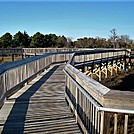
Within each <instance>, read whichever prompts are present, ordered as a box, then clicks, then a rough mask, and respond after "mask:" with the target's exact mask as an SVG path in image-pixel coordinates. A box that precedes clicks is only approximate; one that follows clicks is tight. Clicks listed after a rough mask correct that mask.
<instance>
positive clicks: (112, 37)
mask: <svg viewBox="0 0 134 134" xmlns="http://www.w3.org/2000/svg"><path fill="white" fill-rule="evenodd" d="M110 33H111V35H110V40H111V42H112V43H113V47H114V48H116V39H118V35H117V30H116V29H112V30H110Z"/></svg>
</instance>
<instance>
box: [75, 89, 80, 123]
mask: <svg viewBox="0 0 134 134" xmlns="http://www.w3.org/2000/svg"><path fill="white" fill-rule="evenodd" d="M78 95H79V93H78V88H77V87H76V98H75V99H76V109H75V116H76V123H78V98H79V96H78Z"/></svg>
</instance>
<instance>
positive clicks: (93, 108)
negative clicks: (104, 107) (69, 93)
mask: <svg viewBox="0 0 134 134" xmlns="http://www.w3.org/2000/svg"><path fill="white" fill-rule="evenodd" d="M94 120H95V107H94V106H93V105H92V134H94V132H95V131H94V130H95V122H94Z"/></svg>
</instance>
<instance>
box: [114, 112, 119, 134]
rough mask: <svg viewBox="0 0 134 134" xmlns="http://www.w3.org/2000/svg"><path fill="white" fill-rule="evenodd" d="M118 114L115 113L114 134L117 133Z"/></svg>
mask: <svg viewBox="0 0 134 134" xmlns="http://www.w3.org/2000/svg"><path fill="white" fill-rule="evenodd" d="M117 116H118V115H117V114H114V134H117V121H118V119H117Z"/></svg>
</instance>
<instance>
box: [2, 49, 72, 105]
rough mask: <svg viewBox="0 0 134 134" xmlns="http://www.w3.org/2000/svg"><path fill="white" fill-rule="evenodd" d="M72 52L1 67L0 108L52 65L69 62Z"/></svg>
mask: <svg viewBox="0 0 134 134" xmlns="http://www.w3.org/2000/svg"><path fill="white" fill-rule="evenodd" d="M70 55H72V52H67V51H65V52H58V53H55V52H53V53H48V54H43V55H39V56H35V57H30V58H27V59H23V60H18V61H14V62H10V63H6V64H1V65H0V83H1V85H0V106H2V104H3V103H4V101H5V99H6V98H7V97H8V96H10V95H11V94H13V93H14V92H16V91H17V90H18V89H19V88H20V87H21V86H23V85H24V84H25V83H27V82H28V81H30V80H31V79H33V78H34V77H36V75H38V74H39V73H41V72H42V71H43V70H45V69H47V68H48V67H49V66H50V65H51V64H54V63H59V62H60V63H62V62H67V61H68V60H69V58H70Z"/></svg>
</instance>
